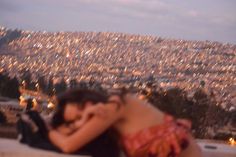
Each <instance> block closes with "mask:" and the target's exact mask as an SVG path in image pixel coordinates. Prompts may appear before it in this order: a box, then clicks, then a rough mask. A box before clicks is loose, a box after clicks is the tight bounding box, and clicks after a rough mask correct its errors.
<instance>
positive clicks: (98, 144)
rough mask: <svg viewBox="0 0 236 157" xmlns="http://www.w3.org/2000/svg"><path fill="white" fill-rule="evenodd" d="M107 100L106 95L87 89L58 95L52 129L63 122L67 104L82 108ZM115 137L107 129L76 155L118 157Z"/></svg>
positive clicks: (117, 145)
mask: <svg viewBox="0 0 236 157" xmlns="http://www.w3.org/2000/svg"><path fill="white" fill-rule="evenodd" d="M108 99H109V96H108V95H107V94H106V93H104V92H102V93H101V92H98V91H95V90H88V89H73V90H69V91H67V92H65V93H63V94H61V95H58V96H57V108H56V111H55V113H54V116H53V118H52V127H54V128H57V127H58V126H60V125H61V124H63V123H64V122H65V120H64V116H63V115H64V110H65V106H66V104H67V103H76V104H78V105H79V106H80V107H82V108H83V107H84V105H85V103H86V102H92V103H93V104H96V103H99V102H102V103H106V102H107V101H108ZM117 137H118V134H117V132H116V131H115V130H114V129H113V128H109V129H107V130H106V131H105V132H104V133H103V134H101V135H100V136H98V137H97V138H96V139H94V140H92V141H91V142H90V143H88V144H87V145H86V146H84V148H82V149H80V150H79V152H78V153H79V154H87V155H91V156H93V157H119V155H120V147H119V144H118V140H117ZM83 152H85V153H83Z"/></svg>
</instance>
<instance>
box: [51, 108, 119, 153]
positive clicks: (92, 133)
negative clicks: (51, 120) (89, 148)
mask: <svg viewBox="0 0 236 157" xmlns="http://www.w3.org/2000/svg"><path fill="white" fill-rule="evenodd" d="M106 108H107V110H108V111H109V112H108V115H107V117H106V118H102V117H100V116H96V115H94V116H93V117H92V118H91V119H89V121H88V122H86V124H84V125H83V127H81V128H80V129H78V130H77V131H75V132H74V133H73V134H71V135H69V136H66V135H63V134H61V133H60V132H58V131H57V130H52V131H50V132H49V138H50V140H51V141H52V143H53V144H54V145H56V146H57V147H58V148H60V149H61V150H62V151H63V152H65V153H71V152H74V151H76V150H78V149H80V148H81V147H83V146H84V145H86V144H87V143H88V142H90V141H91V140H93V139H94V138H96V137H97V136H99V135H100V134H102V133H103V132H104V131H105V130H106V129H108V128H109V127H111V126H112V125H113V124H114V123H115V122H116V121H117V120H119V118H120V117H121V112H122V111H121V110H119V111H117V106H116V105H114V104H109V105H106Z"/></svg>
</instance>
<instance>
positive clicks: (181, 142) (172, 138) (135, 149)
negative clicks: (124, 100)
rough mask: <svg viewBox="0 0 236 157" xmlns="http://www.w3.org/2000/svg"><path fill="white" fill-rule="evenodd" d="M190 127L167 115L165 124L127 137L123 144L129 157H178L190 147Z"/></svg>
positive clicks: (186, 122)
mask: <svg viewBox="0 0 236 157" xmlns="http://www.w3.org/2000/svg"><path fill="white" fill-rule="evenodd" d="M181 121H182V122H181ZM188 123H189V124H188ZM190 126H191V123H190V122H188V121H184V120H180V121H179V122H178V121H176V120H175V119H174V118H173V117H171V116H169V115H166V116H165V118H164V122H163V124H159V125H156V126H153V127H150V128H147V129H144V130H141V131H138V132H137V133H135V134H129V135H126V136H124V137H123V140H122V143H123V146H124V149H125V152H126V154H127V156H128V157H177V156H178V155H179V154H180V152H181V151H182V150H183V149H185V148H186V147H187V146H188V143H189V141H188V132H189V129H190Z"/></svg>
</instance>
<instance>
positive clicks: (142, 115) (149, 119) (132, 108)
mask: <svg viewBox="0 0 236 157" xmlns="http://www.w3.org/2000/svg"><path fill="white" fill-rule="evenodd" d="M120 110H122V111H121V112H122V115H121V117H122V118H121V119H122V120H120V121H118V122H117V123H116V124H115V127H116V129H118V130H119V132H120V133H121V134H123V135H126V134H130V133H135V132H137V131H139V130H142V129H145V128H148V127H151V126H153V125H157V124H160V123H162V121H163V117H164V113H163V112H161V111H160V110H158V109H157V108H155V107H154V106H153V105H151V104H149V103H148V102H146V101H143V100H139V99H138V98H137V96H136V95H131V94H127V95H126V96H125V104H123V105H122V106H120Z"/></svg>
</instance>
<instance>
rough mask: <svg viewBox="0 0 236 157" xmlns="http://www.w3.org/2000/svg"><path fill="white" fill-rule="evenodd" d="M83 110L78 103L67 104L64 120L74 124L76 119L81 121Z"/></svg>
mask: <svg viewBox="0 0 236 157" xmlns="http://www.w3.org/2000/svg"><path fill="white" fill-rule="evenodd" d="M82 112H83V110H82V108H80V107H79V105H78V104H76V103H67V104H66V107H65V110H64V119H65V121H66V122H72V121H74V120H76V119H80V118H81V116H82Z"/></svg>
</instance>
